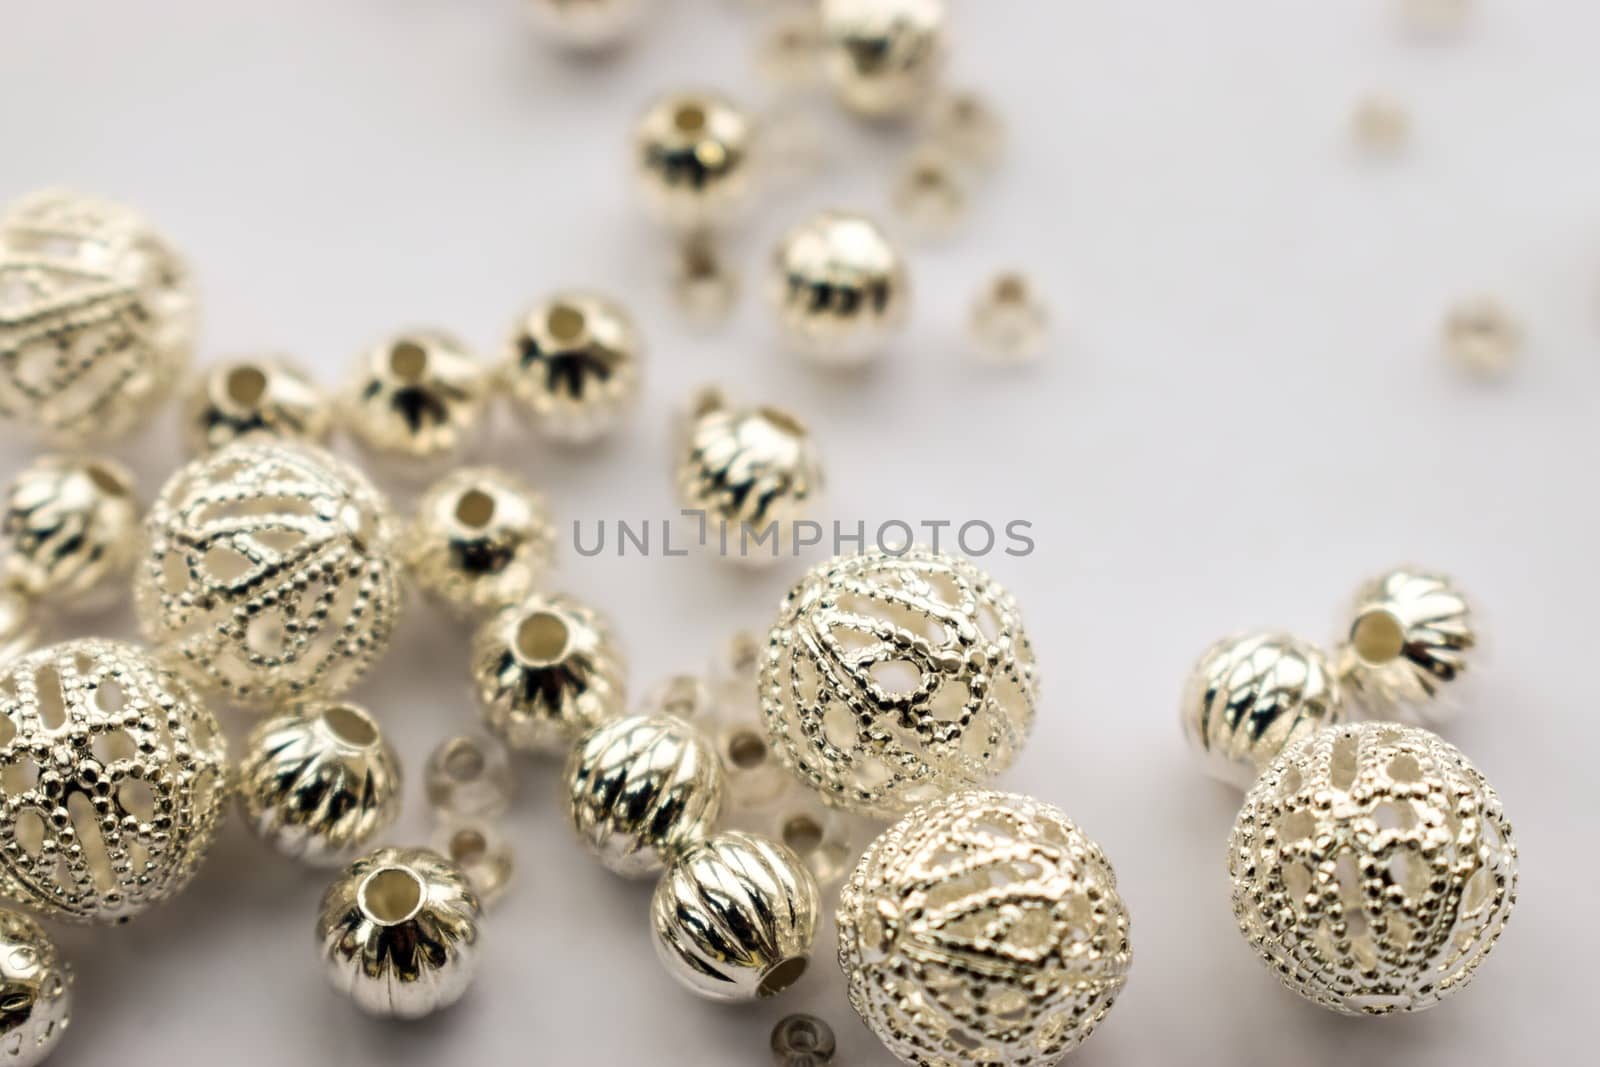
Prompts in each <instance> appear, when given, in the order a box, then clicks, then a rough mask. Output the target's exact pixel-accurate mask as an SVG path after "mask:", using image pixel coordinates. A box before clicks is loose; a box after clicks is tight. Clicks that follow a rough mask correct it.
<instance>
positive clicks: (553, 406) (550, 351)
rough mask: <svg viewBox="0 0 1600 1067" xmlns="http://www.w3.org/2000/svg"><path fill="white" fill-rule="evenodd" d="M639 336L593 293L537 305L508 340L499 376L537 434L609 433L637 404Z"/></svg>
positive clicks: (623, 315)
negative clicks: (500, 375)
mask: <svg viewBox="0 0 1600 1067" xmlns="http://www.w3.org/2000/svg"><path fill="white" fill-rule="evenodd" d="M643 359H644V342H643V341H642V340H641V338H640V337H639V331H638V329H637V328H635V326H634V324H633V319H632V317H630V316H629V315H628V313H627V312H626V311H624V310H623V309H622V307H621V306H620V305H618V304H616V303H614V302H613V301H611V300H608V299H606V298H605V297H602V296H596V295H594V294H592V293H560V294H558V295H556V296H554V297H551V298H550V299H549V300H546V301H543V302H542V303H539V304H535V305H534V306H533V307H532V308H530V309H529V310H528V311H527V312H526V313H525V314H524V315H523V316H522V317H521V318H519V319H518V320H517V322H516V325H515V326H514V327H513V328H512V331H511V338H510V340H509V341H508V342H507V344H506V357H505V364H504V367H503V368H502V372H501V373H502V377H503V378H504V380H505V385H506V388H507V389H508V390H509V392H510V393H511V399H512V401H513V403H514V405H515V407H516V410H517V412H518V414H519V415H521V416H522V417H523V419H524V420H525V421H526V422H527V423H528V425H529V426H531V427H532V428H533V429H534V430H535V431H536V432H537V433H539V434H541V435H542V436H544V437H546V438H548V439H550V440H552V441H559V442H562V443H565V444H586V443H588V442H590V441H593V440H596V439H598V438H600V437H602V436H604V435H605V434H607V433H610V432H611V431H612V430H613V429H614V428H615V427H616V425H617V424H618V423H619V422H621V421H622V419H623V417H624V416H626V415H627V414H628V412H629V411H631V410H632V409H633V407H634V405H635V404H636V403H637V402H638V399H639V375H640V364H641V361H642V360H643Z"/></svg>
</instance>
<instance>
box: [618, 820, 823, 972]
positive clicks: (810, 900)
mask: <svg viewBox="0 0 1600 1067" xmlns="http://www.w3.org/2000/svg"><path fill="white" fill-rule="evenodd" d="M818 901H819V893H818V891H817V884H816V881H815V880H814V879H813V878H812V877H811V873H810V872H809V871H807V870H806V869H805V867H804V865H802V864H801V863H800V860H799V858H798V857H796V856H795V855H794V853H792V852H790V851H789V850H788V849H787V848H784V847H783V846H782V845H779V844H776V843H775V842H772V841H768V840H767V839H765V838H762V837H757V836H755V835H754V834H746V833H740V832H738V831H729V832H727V833H721V834H717V835H716V836H715V837H710V838H707V839H705V840H704V841H700V842H697V843H695V844H693V845H691V846H689V848H688V849H687V850H685V851H684V853H683V854H682V855H681V856H679V857H678V859H677V860H676V861H675V862H674V863H673V864H672V866H671V867H670V868H668V869H667V873H666V874H665V875H663V876H662V878H661V881H660V883H659V884H658V885H657V886H656V892H655V897H654V898H653V899H652V901H651V906H650V918H651V923H652V925H653V926H654V928H655V943H656V955H657V956H659V957H660V958H661V962H662V964H664V965H665V966H666V968H667V971H668V972H669V973H670V974H671V975H672V976H673V977H674V978H676V979H677V980H678V981H679V982H680V983H682V984H683V985H684V986H685V987H686V988H688V989H689V990H691V991H692V992H694V993H697V994H699V995H700V996H702V997H706V998H708V999H710V1000H731V1001H738V1000H765V999H766V998H768V997H774V996H777V995H778V994H779V993H782V992H783V991H784V990H786V989H788V988H789V987H790V986H792V985H794V983H795V982H798V981H799V980H800V978H801V976H802V975H804V974H805V972H806V967H807V965H808V964H809V963H810V960H811V949H812V943H813V941H814V940H815V938H816V928H817V909H818V906H819V904H818Z"/></svg>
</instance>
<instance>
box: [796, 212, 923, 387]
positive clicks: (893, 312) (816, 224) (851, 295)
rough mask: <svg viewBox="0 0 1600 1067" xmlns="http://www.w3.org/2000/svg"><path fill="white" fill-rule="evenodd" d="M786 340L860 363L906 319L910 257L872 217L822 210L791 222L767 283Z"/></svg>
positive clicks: (842, 362) (824, 360)
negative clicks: (792, 225)
mask: <svg viewBox="0 0 1600 1067" xmlns="http://www.w3.org/2000/svg"><path fill="white" fill-rule="evenodd" d="M770 292H771V294H772V302H773V307H774V309H775V311H776V313H777V318H778V326H779V329H780V330H781V332H782V334H783V336H784V339H785V341H786V342H787V343H788V344H789V345H790V346H791V347H793V348H795V349H796V350H797V351H799V352H801V353H803V354H805V355H806V356H808V357H809V358H811V359H813V360H814V361H816V362H818V363H821V364H825V365H832V366H857V365H860V364H863V363H866V362H868V361H869V360H871V359H873V358H874V357H875V356H877V355H879V354H880V353H881V352H882V351H883V349H884V348H885V347H886V346H887V345H888V343H889V342H890V340H892V339H893V337H894V336H895V335H896V334H898V333H899V332H900V330H901V328H902V327H903V326H904V325H905V320H906V316H907V313H908V311H909V308H910V303H911V284H910V280H909V278H908V276H907V272H906V266H905V261H904V260H903V259H902V258H901V256H900V253H899V251H898V250H897V249H896V248H895V247H894V245H892V244H890V242H889V239H888V238H887V237H885V236H884V234H883V231H882V230H880V229H879V228H878V227H877V225H876V224H875V223H873V222H872V221H871V220H870V219H866V218H863V217H862V216H860V215H849V214H844V213H842V212H831V211H830V212H824V213H823V214H821V215H818V216H816V217H815V218H812V219H810V220H808V221H806V222H804V223H802V224H801V225H799V226H796V227H795V228H794V229H792V230H790V231H789V232H788V233H787V234H786V235H784V238H783V240H782V241H780V242H779V244H778V249H777V252H776V253H775V255H774V256H773V270H772V284H771V288H770Z"/></svg>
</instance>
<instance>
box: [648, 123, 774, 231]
mask: <svg viewBox="0 0 1600 1067" xmlns="http://www.w3.org/2000/svg"><path fill="white" fill-rule="evenodd" d="M753 141H754V124H753V123H752V122H751V120H750V116H749V115H747V114H746V113H745V112H744V110H743V109H741V108H740V107H739V106H738V105H736V104H734V103H733V102H732V101H731V100H729V99H727V98H726V97H724V96H721V95H719V94H716V93H706V92H692V93H672V94H669V95H667V96H664V97H661V98H660V99H659V100H657V101H656V102H655V103H653V104H651V105H650V108H649V110H647V111H646V112H645V113H644V116H643V117H642V118H641V119H640V120H639V124H638V126H637V127H636V129H635V130H634V160H635V165H636V166H637V168H638V175H639V187H640V191H641V193H642V195H643V197H644V202H645V206H646V208H647V209H648V210H649V211H650V213H651V214H652V215H653V216H654V217H655V218H656V220H657V221H658V222H661V223H664V224H665V225H668V226H674V227H678V228H680V229H697V228H701V227H707V226H725V225H727V224H728V223H730V222H733V221H734V220H736V219H737V218H738V217H739V215H740V214H741V213H742V212H743V211H744V209H745V208H746V206H747V205H748V203H749V200H750V194H751V191H752V182H751V156H750V149H751V145H752V143H753Z"/></svg>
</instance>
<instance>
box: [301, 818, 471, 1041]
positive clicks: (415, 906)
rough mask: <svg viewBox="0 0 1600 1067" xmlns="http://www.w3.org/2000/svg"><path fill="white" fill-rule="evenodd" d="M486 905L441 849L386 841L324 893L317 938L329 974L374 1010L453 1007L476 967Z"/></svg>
mask: <svg viewBox="0 0 1600 1067" xmlns="http://www.w3.org/2000/svg"><path fill="white" fill-rule="evenodd" d="M482 912H483V909H482V906H481V905H480V904H479V902H478V898H477V896H476V895H475V894H474V893H473V892H472V887H471V886H470V885H469V884H468V883H467V878H466V875H464V874H463V873H462V872H461V869H460V868H459V867H457V866H456V865H455V864H453V863H451V862H450V861H449V860H447V859H445V858H444V857H442V856H440V855H439V854H438V853H436V852H434V851H432V850H431V849H418V848H380V849H378V850H377V851H376V852H373V853H370V854H368V855H366V856H363V857H362V858H361V859H358V860H356V861H355V863H353V864H351V865H350V867H349V868H348V869H346V870H345V871H344V873H342V874H341V875H339V877H338V879H336V880H335V881H334V883H333V884H332V885H331V886H329V887H328V891H327V893H326V894H324V895H323V898H322V908H321V911H320V913H319V915H318V917H317V944H318V945H319V947H320V948H321V952H322V959H323V962H324V965H325V970H326V972H327V975H328V980H329V981H330V982H332V983H333V986H334V988H335V989H337V990H339V992H341V993H344V994H346V995H347V996H349V997H350V998H351V999H352V1000H354V1001H355V1003H356V1005H357V1006H358V1007H360V1008H361V1009H362V1010H363V1011H366V1012H370V1013H371V1014H373V1015H383V1016H392V1017H395V1018H401V1019H417V1018H421V1017H422V1016H424V1015H429V1014H432V1013H433V1012H435V1011H438V1010H439V1009H441V1008H446V1007H449V1006H450V1005H451V1004H454V1003H455V1002H456V1001H458V1000H460V999H461V997H462V996H463V995H464V994H465V993H466V991H467V989H468V988H469V987H470V986H471V985H472V979H473V975H474V974H475V972H476V971H477V968H478V919H479V917H480V916H481V915H482Z"/></svg>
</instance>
